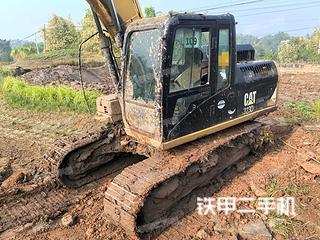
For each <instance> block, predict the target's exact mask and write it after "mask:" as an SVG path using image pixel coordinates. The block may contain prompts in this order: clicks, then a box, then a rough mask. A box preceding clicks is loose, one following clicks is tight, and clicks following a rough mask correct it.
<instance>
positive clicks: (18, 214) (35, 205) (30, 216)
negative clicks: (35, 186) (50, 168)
mask: <svg viewBox="0 0 320 240" xmlns="http://www.w3.org/2000/svg"><path fill="white" fill-rule="evenodd" d="M72 200H73V197H72V194H70V193H68V192H67V190H66V189H58V190H54V191H50V192H48V193H45V192H40V193H37V194H35V195H33V196H26V197H25V198H23V199H17V200H16V201H13V202H9V203H7V204H4V205H3V206H2V207H1V210H0V233H1V232H3V231H5V230H8V229H10V228H14V227H17V226H19V225H23V224H26V223H28V222H33V221H37V220H40V219H43V218H53V217H55V216H57V215H59V214H60V213H61V212H63V211H65V210H66V208H67V207H68V206H69V205H70V204H71V203H72Z"/></svg>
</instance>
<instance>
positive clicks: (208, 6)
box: [181, 0, 241, 12]
mask: <svg viewBox="0 0 320 240" xmlns="http://www.w3.org/2000/svg"><path fill="white" fill-rule="evenodd" d="M240 2H241V1H240ZM231 3H239V0H236V1H230V2H224V4H231ZM219 6H221V4H218V5H217V4H214V5H212V4H210V5H206V6H202V7H196V8H190V9H188V10H184V11H181V12H198V11H201V9H206V8H212V7H219Z"/></svg>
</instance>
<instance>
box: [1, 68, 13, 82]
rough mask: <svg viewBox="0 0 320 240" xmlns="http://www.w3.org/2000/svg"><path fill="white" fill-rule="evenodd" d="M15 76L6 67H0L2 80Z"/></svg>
mask: <svg viewBox="0 0 320 240" xmlns="http://www.w3.org/2000/svg"><path fill="white" fill-rule="evenodd" d="M12 74H13V72H12V70H11V69H9V68H5V67H0V79H1V78H4V77H8V76H11V75H12Z"/></svg>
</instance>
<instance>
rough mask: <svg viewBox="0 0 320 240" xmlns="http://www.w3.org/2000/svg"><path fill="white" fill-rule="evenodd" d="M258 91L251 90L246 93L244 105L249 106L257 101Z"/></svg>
mask: <svg viewBox="0 0 320 240" xmlns="http://www.w3.org/2000/svg"><path fill="white" fill-rule="evenodd" d="M256 94H257V91H253V92H249V93H246V94H244V106H245V107H249V106H251V105H253V104H255V103H256Z"/></svg>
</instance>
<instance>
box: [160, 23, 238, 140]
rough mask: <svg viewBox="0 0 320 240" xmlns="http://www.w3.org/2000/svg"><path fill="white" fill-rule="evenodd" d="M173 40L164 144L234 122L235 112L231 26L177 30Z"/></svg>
mask: <svg viewBox="0 0 320 240" xmlns="http://www.w3.org/2000/svg"><path fill="white" fill-rule="evenodd" d="M174 36H175V38H174V42H173V47H172V49H173V51H172V59H171V65H170V79H169V80H168V81H167V86H166V88H167V89H168V90H167V92H165V94H167V96H166V95H165V96H164V99H165V101H166V103H165V104H164V106H166V109H165V113H164V117H165V119H164V123H165V125H164V136H165V137H166V139H165V141H170V140H172V139H175V138H178V137H182V136H185V135H187V134H190V133H194V132H197V131H200V130H203V129H206V128H209V127H211V126H214V125H216V124H219V123H222V122H224V121H227V120H229V119H232V118H234V117H236V112H237V111H236V92H235V89H234V88H233V85H234V79H235V78H234V77H235V76H234V69H235V51H234V48H235V41H234V25H233V24H232V22H231V21H228V20H225V21H223V20H216V21H211V22H210V23H209V24H208V26H206V25H196V24H195V26H192V27H191V26H190V27H189V26H179V28H177V29H176V30H175V34H174ZM168 82H169V83H168ZM166 88H165V89H166Z"/></svg>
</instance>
